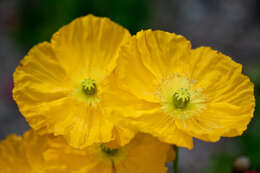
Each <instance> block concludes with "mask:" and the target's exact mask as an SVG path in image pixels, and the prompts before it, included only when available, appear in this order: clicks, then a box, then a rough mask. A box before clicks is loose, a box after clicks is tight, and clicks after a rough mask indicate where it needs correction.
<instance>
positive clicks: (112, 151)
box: [100, 144, 119, 156]
mask: <svg viewBox="0 0 260 173" xmlns="http://www.w3.org/2000/svg"><path fill="white" fill-rule="evenodd" d="M100 147H101V150H102V151H103V152H104V153H106V154H107V155H109V156H114V155H115V154H117V153H118V151H119V149H117V148H115V149H112V148H109V147H106V146H105V145H104V144H101V145H100Z"/></svg>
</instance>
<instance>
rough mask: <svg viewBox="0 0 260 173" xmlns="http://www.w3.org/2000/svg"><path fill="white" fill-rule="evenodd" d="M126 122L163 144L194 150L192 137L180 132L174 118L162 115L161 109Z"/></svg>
mask: <svg viewBox="0 0 260 173" xmlns="http://www.w3.org/2000/svg"><path fill="white" fill-rule="evenodd" d="M124 122H125V123H128V124H129V125H132V126H134V127H136V128H137V129H139V130H140V131H141V132H145V133H149V134H151V135H153V136H155V137H157V138H158V139H159V140H161V141H162V142H166V143H170V144H175V145H177V146H181V147H187V148H189V149H192V148H193V140H192V136H191V135H188V134H187V133H185V132H183V131H181V130H179V129H178V128H177V127H176V125H175V121H174V120H173V119H172V117H170V116H168V115H167V114H164V113H161V111H160V110H159V109H158V111H157V112H155V113H151V114H143V116H141V117H139V118H135V119H130V118H129V119H125V121H124ZM124 122H122V123H124Z"/></svg>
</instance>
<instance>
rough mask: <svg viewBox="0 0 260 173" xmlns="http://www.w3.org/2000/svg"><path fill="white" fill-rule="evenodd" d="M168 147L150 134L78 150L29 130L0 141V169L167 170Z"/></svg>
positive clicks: (34, 172)
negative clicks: (113, 145) (117, 144)
mask: <svg viewBox="0 0 260 173" xmlns="http://www.w3.org/2000/svg"><path fill="white" fill-rule="evenodd" d="M169 147H170V145H167V144H164V143H161V142H159V141H158V140H157V139H155V138H153V137H151V136H150V135H144V134H138V135H137V136H136V137H135V138H134V139H133V140H132V141H131V142H130V143H129V144H127V145H125V146H124V147H120V148H110V147H108V145H107V144H95V145H93V146H90V147H88V148H86V149H84V150H80V149H74V148H72V147H70V146H69V145H67V144H66V142H65V141H64V139H63V138H62V137H54V136H52V135H45V136H39V135H37V134H36V133H35V132H33V131H32V130H30V131H28V132H27V133H26V134H25V135H24V138H21V137H17V136H15V135H12V136H10V137H8V138H7V139H6V140H5V141H2V142H1V143H0V170H1V171H3V172H4V173H20V172H21V173H63V172H64V173H65V172H66V173H97V172H98V173H102V172H106V173H133V172H135V173H166V171H167V168H166V167H165V163H166V159H167V153H168V151H169V149H170V148H169ZM19 171H20V172H19Z"/></svg>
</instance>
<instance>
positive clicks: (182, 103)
mask: <svg viewBox="0 0 260 173" xmlns="http://www.w3.org/2000/svg"><path fill="white" fill-rule="evenodd" d="M190 97H191V95H190V93H189V91H188V90H187V89H185V88H180V89H178V90H176V91H175V92H174V94H173V104H174V106H175V107H176V108H177V109H184V108H186V106H187V105H188V103H189V102H190Z"/></svg>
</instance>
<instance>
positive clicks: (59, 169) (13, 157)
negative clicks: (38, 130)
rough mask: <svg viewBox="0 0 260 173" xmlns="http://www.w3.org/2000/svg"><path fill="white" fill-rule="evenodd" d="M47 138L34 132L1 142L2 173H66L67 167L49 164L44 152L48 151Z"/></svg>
mask: <svg viewBox="0 0 260 173" xmlns="http://www.w3.org/2000/svg"><path fill="white" fill-rule="evenodd" d="M46 139H47V138H46V137H45V136H44V137H38V136H37V135H35V133H33V132H32V131H30V132H27V133H26V134H25V136H24V138H23V137H19V136H16V135H10V136H8V137H7V139H5V140H3V141H1V142H0V172H1V173H66V171H64V169H65V168H66V165H61V164H59V165H58V164H56V162H47V161H45V160H44V158H43V152H44V151H45V150H47V148H48V147H47V142H46Z"/></svg>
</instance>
